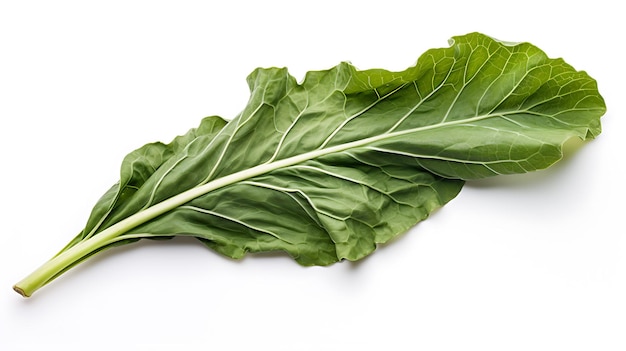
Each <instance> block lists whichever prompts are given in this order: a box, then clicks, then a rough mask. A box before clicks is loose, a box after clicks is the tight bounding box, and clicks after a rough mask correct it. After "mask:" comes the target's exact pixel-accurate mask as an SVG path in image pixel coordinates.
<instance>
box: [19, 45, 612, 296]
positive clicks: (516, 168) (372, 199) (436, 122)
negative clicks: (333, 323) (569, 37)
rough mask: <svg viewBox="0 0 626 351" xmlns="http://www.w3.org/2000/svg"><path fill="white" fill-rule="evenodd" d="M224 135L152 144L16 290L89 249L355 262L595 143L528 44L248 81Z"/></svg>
mask: <svg viewBox="0 0 626 351" xmlns="http://www.w3.org/2000/svg"><path fill="white" fill-rule="evenodd" d="M248 85H249V86H250V92H251V96H250V100H249V102H248V104H247V106H246V107H245V108H244V109H243V111H242V112H241V114H240V115H238V116H237V117H236V118H234V119H233V120H232V121H230V122H228V123H226V122H225V121H224V120H222V119H221V118H219V117H211V118H207V119H205V120H203V122H202V124H201V125H200V127H199V128H198V129H196V130H191V131H190V132H189V133H187V134H186V135H184V136H181V137H178V138H176V139H175V140H174V141H173V142H172V143H170V144H168V145H163V144H160V143H156V144H148V145H146V146H144V147H142V148H140V149H138V150H136V151H134V152H132V153H131V154H129V155H128V156H127V157H126V158H125V160H124V162H123V163H122V171H121V180H120V182H119V184H118V185H116V186H114V187H113V188H112V189H111V190H109V191H108V192H107V193H106V194H105V195H104V196H103V198H102V199H101V200H100V201H99V202H98V203H97V205H96V206H95V208H94V210H93V212H92V215H91V216H90V218H89V220H88V222H87V225H86V228H85V230H84V231H83V232H82V233H81V234H79V235H78V236H77V237H76V238H75V239H74V240H73V241H72V242H71V243H70V244H69V245H68V246H67V247H66V248H65V249H64V250H63V251H62V252H61V253H60V254H58V255H57V256H55V257H54V258H53V259H52V260H51V261H49V262H48V263H47V264H45V265H44V266H42V268H41V269H40V270H38V271H36V272H34V273H33V275H31V276H29V277H27V278H26V279H25V280H24V281H22V282H20V283H18V284H17V285H16V290H17V291H18V292H20V293H22V294H23V295H25V296H28V295H30V294H31V293H32V292H33V291H35V290H36V289H38V288H39V287H41V286H43V285H45V284H46V283H47V282H49V281H50V279H52V278H54V277H56V276H57V275H58V274H60V273H62V272H63V271H65V270H66V269H67V268H69V267H71V266H72V265H74V264H75V263H76V262H79V261H80V260H82V259H83V258H84V257H87V256H89V255H91V254H93V253H94V252H98V251H100V250H102V249H103V248H107V247H110V246H112V245H115V244H120V243H127V242H130V241H133V240H138V239H141V238H170V237H172V236H177V235H178V236H192V237H196V238H198V239H199V240H201V241H202V242H203V243H205V244H206V245H207V246H209V247H211V248H213V249H215V250H216V251H218V252H220V253H222V254H225V255H227V256H229V257H233V258H240V257H242V256H244V255H245V254H246V253H247V252H261V251H277V250H282V251H285V252H287V253H288V254H290V255H291V256H292V257H293V258H294V259H295V260H296V261H298V262H299V263H300V264H303V265H327V264H331V263H333V262H337V261H339V260H343V259H348V260H358V259H360V258H362V257H364V256H366V255H368V254H370V253H371V252H372V251H374V250H375V248H376V246H377V244H379V243H384V242H387V241H389V240H390V239H392V238H394V237H396V236H397V235H399V234H401V233H403V232H405V231H406V230H407V229H409V228H410V227H411V226H413V225H415V224H416V223H418V222H419V221H421V220H423V219H425V218H426V217H428V215H429V214H430V213H431V212H432V211H434V210H435V209H437V208H438V207H440V206H442V205H444V204H445V203H447V202H448V201H450V200H451V199H453V198H454V197H455V196H456V195H457V194H458V192H459V191H460V190H461V187H462V186H463V183H464V181H465V180H468V179H476V178H482V177H487V176H493V175H498V174H513V173H524V172H528V171H533V170H537V169H542V168H546V167H548V166H550V165H551V164H553V163H554V162H556V161H558V160H559V159H560V158H561V157H562V145H563V144H564V143H565V142H566V141H567V140H568V139H570V138H573V137H578V138H581V139H583V140H585V139H590V138H594V137H595V136H597V135H598V134H599V133H600V116H601V115H602V114H603V113H604V111H605V105H604V101H603V99H602V97H601V96H600V95H599V93H598V90H597V86H596V82H595V81H594V80H593V79H592V78H590V77H589V76H588V75H587V74H586V73H584V72H579V71H576V70H575V69H574V68H572V67H571V66H569V65H568V64H566V63H565V62H564V61H563V60H561V59H550V58H548V57H547V56H546V54H545V53H543V52H542V51H541V50H539V49H538V48H536V47H534V46H532V45H530V44H528V43H522V44H505V43H503V42H499V41H496V40H494V39H492V38H489V37H487V36H485V35H482V34H478V33H473V34H468V35H466V36H460V37H455V38H453V40H452V41H451V46H450V47H448V48H440V49H432V50H429V51H427V52H426V53H425V54H424V55H422V56H421V57H420V58H419V60H418V61H417V64H416V65H415V66H414V67H410V68H408V69H407V70H405V71H402V72H390V71H386V70H382V69H372V70H365V71H359V70H357V69H356V68H355V67H353V66H352V65H350V64H348V63H341V64H339V65H338V66H336V67H333V68H331V69H329V70H325V71H314V72H309V73H307V75H306V77H305V79H304V81H303V82H302V83H298V82H296V80H295V78H294V77H292V76H291V75H290V74H289V73H288V72H287V70H286V69H279V68H269V69H257V70H255V71H254V72H253V73H252V74H251V75H250V76H249V77H248Z"/></svg>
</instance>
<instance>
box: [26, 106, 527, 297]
mask: <svg viewBox="0 0 626 351" xmlns="http://www.w3.org/2000/svg"><path fill="white" fill-rule="evenodd" d="M513 112H515V113H518V112H522V111H513ZM492 117H503V114H502V113H498V114H485V115H480V116H475V117H470V118H466V119H462V120H456V121H447V122H441V123H437V124H433V125H429V126H423V127H417V128H411V129H406V130H400V131H394V132H386V133H382V134H380V135H376V136H372V137H369V138H365V139H361V140H356V141H352V142H348V143H345V144H339V145H335V146H330V147H325V148H322V149H316V150H313V151H310V152H306V153H303V154H300V155H296V156H292V157H289V158H285V159H281V160H277V161H273V162H271V163H265V164H260V165H258V166H255V167H252V168H249V169H246V170H243V171H239V172H236V173H233V174H230V175H227V176H224V177H222V178H219V179H215V180H212V181H210V182H208V183H206V184H202V185H199V186H197V187H195V188H192V189H189V190H187V191H185V192H182V193H180V194H178V195H175V196H172V197H170V198H169V199H166V200H163V201H162V202H159V203H157V204H154V205H152V206H150V207H148V208H146V209H144V210H141V211H140V212H137V213H136V214H134V215H132V216H129V217H127V218H125V219H123V220H121V221H120V222H118V223H116V224H114V225H112V226H110V227H108V228H106V229H104V230H103V231H102V232H100V233H98V234H97V235H94V236H92V237H90V238H89V239H87V240H84V241H81V242H79V243H77V244H76V245H74V246H72V247H71V248H69V249H68V250H66V251H64V252H62V253H61V254H59V255H57V256H55V257H54V258H53V259H51V260H50V261H48V262H47V263H46V264H44V265H43V266H42V267H40V269H38V270H37V271H38V273H39V274H38V275H39V276H40V277H41V276H48V277H50V279H52V278H53V277H55V276H56V275H57V274H58V273H60V272H62V271H63V270H64V269H66V268H67V267H69V266H70V265H72V264H73V263H75V262H76V261H78V260H80V259H81V258H83V257H85V256H86V255H88V254H90V253H92V252H94V251H95V250H97V249H99V248H102V247H105V246H107V245H110V244H112V243H115V242H117V241H121V240H124V239H130V238H138V237H143V236H145V237H149V236H150V235H149V234H145V235H137V234H129V235H124V233H126V232H128V231H129V230H131V229H133V228H135V227H137V226H139V225H141V224H143V223H146V222H148V221H150V220H151V219H154V218H156V217H158V216H160V215H162V214H164V213H167V212H169V211H171V210H173V209H175V208H177V207H179V206H182V205H184V204H185V203H188V202H190V201H191V200H193V199H196V198H198V197H200V196H202V195H205V194H207V193H209V192H211V191H214V190H216V189H220V188H223V187H225V186H228V185H231V184H235V183H238V182H241V181H244V180H248V179H250V178H253V177H256V176H259V175H262V174H266V173H269V172H271V171H274V170H277V169H282V168H286V167H289V166H293V165H296V164H300V163H302V162H305V161H308V160H312V159H315V158H318V157H322V156H324V155H328V154H333V153H338V152H342V151H345V150H349V149H354V148H358V147H363V146H366V145H369V144H373V143H376V142H379V141H382V140H385V139H391V138H395V137H398V136H402V135H406V134H412V133H419V132H423V131H428V130H432V129H436V128H443V127H448V126H453V125H460V124H466V123H472V122H477V121H480V120H484V119H488V118H492ZM47 281H49V280H47ZM47 281H41V282H39V283H38V284H37V285H39V286H38V287H36V288H35V289H34V290H36V289H37V288H39V287H40V286H43V285H45V284H46V283H47Z"/></svg>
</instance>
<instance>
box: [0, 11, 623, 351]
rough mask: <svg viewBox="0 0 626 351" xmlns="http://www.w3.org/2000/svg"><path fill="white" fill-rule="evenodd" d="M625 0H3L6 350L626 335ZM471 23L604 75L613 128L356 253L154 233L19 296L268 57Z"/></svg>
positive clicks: (557, 343)
mask: <svg viewBox="0 0 626 351" xmlns="http://www.w3.org/2000/svg"><path fill="white" fill-rule="evenodd" d="M557 3H558V4H557ZM617 3H618V2H613V1H611V2H609V1H592V2H582V1H581V2H577V1H569V2H560V3H559V2H550V1H524V2H513V3H512V4H513V5H507V2H502V1H497V2H496V1H494V2H493V3H490V2H480V1H430V2H420V1H406V2H399V1H392V0H385V1H355V2H342V1H338V0H335V1H315V2H299V1H284V2H280V1H257V2H252V1H249V2H243V1H220V2H214V3H213V4H211V3H210V2H208V1H207V2H189V1H176V2H173V1H172V2H170V3H165V2H162V1H146V2H138V1H101V2H95V1H89V2H86V1H74V2H71V1H40V2H33V1H2V2H1V5H0V150H1V154H0V157H1V158H2V162H1V163H0V165H1V166H0V167H1V169H0V177H1V178H0V186H1V194H2V199H1V202H0V206H1V208H0V220H1V222H0V223H1V227H0V239H1V244H0V349H2V350H83V349H84V350H87V349H88V350H112V349H114V350H174V349H176V350H183V349H184V350H207V349H211V350H244V349H247V350H250V349H258V350H266V349H267V350H340V349H343V350H409V349H411V350H418V349H419V350H482V351H485V350H534V351H537V350H604V351H607V350H626V238H625V237H624V235H625V234H626V233H625V232H626V230H624V204H623V201H624V199H626V193H625V191H624V185H623V183H624V175H625V174H626V169H625V167H624V152H626V142H625V140H626V134H625V132H626V129H625V127H626V126H625V122H624V121H625V118H626V116H625V112H626V108H625V107H624V106H625V103H624V100H625V96H626V95H625V93H624V82H626V77H625V74H624V64H623V62H624V61H623V60H624V55H623V46H624V45H623V40H624V39H623V34H624V33H623V29H624V24H623V18H622V16H621V15H620V13H621V11H620V10H618V9H617V7H616V6H617V5H616V4H617ZM473 31H480V32H483V33H485V34H488V35H490V36H493V37H496V38H499V39H502V40H507V41H529V42H532V43H533V44H535V45H537V46H539V47H540V48H542V49H543V50H544V51H546V52H547V53H548V54H549V55H550V56H551V57H564V58H565V59H566V60H567V61H568V62H569V63H570V64H572V65H574V66H575V67H576V68H577V69H581V70H586V71H587V72H588V73H589V74H590V75H592V76H593V77H594V78H596V79H597V80H598V82H599V86H600V91H601V93H602V94H603V95H604V97H605V99H606V102H607V105H608V113H607V114H606V115H605V117H604V118H603V127H604V132H603V134H602V135H601V136H600V137H599V138H598V139H596V140H594V141H592V142H589V143H586V144H585V145H583V146H582V147H579V148H578V149H577V150H576V151H574V152H571V153H568V155H567V158H566V159H565V160H564V161H563V162H561V163H560V164H558V165H557V166H555V167H553V168H551V169H549V170H547V171H542V172H537V173H533V174H527V175H522V176H512V177H497V178H492V179H489V180H484V181H478V182H470V183H468V184H467V186H466V187H465V188H464V189H463V191H462V192H461V194H460V195H459V196H458V197H457V198H456V199H455V200H453V201H452V202H450V203H449V204H448V205H447V206H445V207H444V208H443V209H441V210H440V211H438V212H436V213H435V214H434V215H433V216H432V217H431V218H429V219H428V220H427V221H425V222H422V223H421V224H419V225H418V226H416V227H415V228H414V229H413V230H411V231H410V232H409V233H407V234H405V235H403V236H401V237H400V238H398V239H397V240H395V241H394V242H392V243H391V244H388V245H385V246H384V247H381V248H380V249H379V250H378V251H377V252H375V253H374V254H373V255H372V256H370V257H368V258H366V259H364V260H363V261H361V262H358V263H349V262H345V263H340V264H336V265H334V266H331V267H326V268H321V267H313V268H303V267H300V266H298V265H297V264H296V263H295V262H293V261H291V260H290V259H288V258H286V257H284V256H282V255H261V256H256V257H248V258H245V259H243V260H241V261H232V260H229V259H226V258H223V257H221V256H219V255H217V254H215V253H214V252H212V251H210V250H208V249H206V248H205V247H204V246H202V245H200V244H199V243H197V242H195V241H193V240H173V241H169V242H150V241H145V242H140V243H138V244H134V245H130V246H126V247H124V248H119V249H115V250H111V251H109V252H106V253H104V254H101V255H99V256H97V257H96V258H93V259H91V260H90V261H88V262H85V263H84V264H82V265H81V266H80V267H77V268H76V269H74V270H72V271H71V272H69V273H67V274H65V275H64V276H63V277H62V278H60V279H58V280H56V281H54V282H53V283H52V284H50V285H49V286H47V287H45V288H43V289H42V290H40V291H39V292H38V293H37V294H35V295H34V296H33V297H32V298H30V299H23V298H22V297H20V296H19V295H17V294H15V293H14V292H13V291H12V290H11V286H12V285H13V284H14V283H15V282H17V281H18V280H20V279H21V278H23V277H24V276H25V275H27V274H28V273H30V272H31V271H32V270H33V269H35V268H36V267H37V266H39V265H40V264H41V263H43V262H44V261H45V260H47V259H48V258H49V257H50V256H51V255H53V254H54V253H56V252H57V251H58V250H59V249H60V248H61V247H63V246H64V245H65V243H66V242H67V241H69V240H70V239H71V238H72V237H73V236H74V234H76V233H77V232H78V231H79V230H80V229H81V226H82V225H83V224H84V222H85V220H86V218H87V215H88V213H89V211H90V209H91V206H92V205H93V204H94V203H95V201H96V200H97V199H98V198H99V197H100V195H101V194H102V193H103V192H104V191H105V190H106V189H107V188H108V187H109V186H110V185H112V184H113V183H114V182H115V181H116V179H117V177H118V169H119V164H120V162H121V159H122V158H123V156H124V155H126V153H128V152H130V151H131V150H133V149H135V148H137V147H140V146H142V145H143V144H145V143H148V142H152V141H156V140H161V141H166V142H169V140H171V139H172V138H173V137H174V136H175V135H177V134H181V133H184V132H186V131H187V130H188V129H189V128H191V127H195V126H196V125H197V124H198V123H199V121H200V119H201V118H202V117H204V116H206V115H212V114H218V115H221V116H224V117H227V118H232V117H233V116H235V115H236V114H237V113H238V112H239V111H240V110H241V109H242V108H243V106H244V105H245V103H246V100H247V97H248V90H247V89H248V88H247V85H246V82H245V78H246V76H247V75H248V74H249V73H250V72H251V71H252V70H253V69H254V68H256V67H257V66H281V67H282V66H286V67H289V68H290V71H291V72H292V74H293V75H294V76H296V77H297V78H298V79H301V78H302V77H303V76H304V73H305V72H306V71H308V70H318V69H326V68H330V67H331V66H334V65H336V64H337V63H339V62H340V61H351V62H352V63H353V64H355V65H356V66H357V67H359V68H362V69H365V68H375V67H382V68H387V69H391V70H401V69H404V68H406V67H408V66H410V65H412V64H413V63H414V62H415V60H416V59H417V57H418V56H419V55H420V54H421V53H422V52H424V51H425V50H427V49H429V48H432V47H444V46H447V40H448V38H449V37H451V36H453V35H460V34H465V33H468V32H473Z"/></svg>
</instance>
